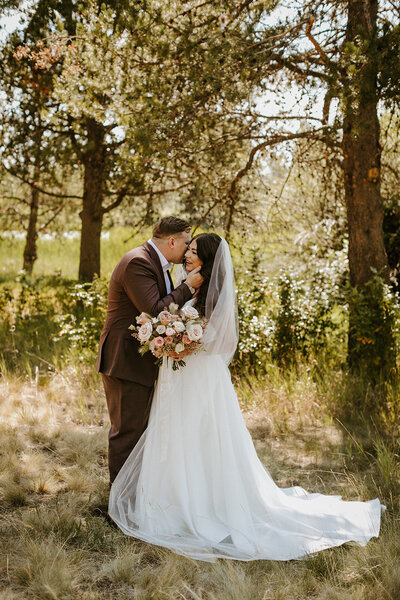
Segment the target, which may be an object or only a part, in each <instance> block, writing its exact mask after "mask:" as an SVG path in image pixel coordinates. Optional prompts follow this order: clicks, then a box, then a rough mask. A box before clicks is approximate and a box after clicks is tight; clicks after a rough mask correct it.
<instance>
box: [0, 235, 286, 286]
mask: <svg viewBox="0 0 400 600" xmlns="http://www.w3.org/2000/svg"><path fill="white" fill-rule="evenodd" d="M200 232H201V230H200V229H199V230H198V231H197V232H196V233H200ZM149 237H151V228H150V227H149V228H144V229H142V230H141V231H140V232H134V231H133V229H131V228H129V227H113V228H112V229H110V230H109V231H107V232H104V234H103V237H102V240H101V276H102V277H105V278H109V277H110V275H111V273H112V271H113V269H114V267H115V265H116V264H117V263H118V261H119V260H120V258H122V256H123V255H124V254H125V252H128V250H130V249H131V248H134V247H135V246H138V245H139V244H142V243H143V242H144V241H146V240H147V239H149ZM79 245H80V238H79V232H77V231H75V232H70V233H67V234H65V235H61V234H59V235H58V234H52V235H51V236H43V235H42V236H41V237H39V240H38V259H37V261H36V262H35V264H34V268H33V276H34V277H35V278H37V277H42V276H50V275H54V274H57V275H60V276H61V277H63V278H65V279H77V277H78V266H79ZM242 246H243V238H242V236H239V237H238V239H234V240H233V243H232V249H233V253H234V255H235V258H236V262H237V263H239V262H242V261H243V255H242V252H243V247H242ZM246 246H247V248H248V249H250V248H251V247H252V246H254V247H259V248H262V257H263V266H264V267H265V268H266V269H267V271H268V272H269V274H274V273H277V272H278V271H279V269H280V268H282V266H287V263H288V260H286V259H285V258H284V257H285V255H289V254H290V248H291V246H290V245H289V244H288V243H287V241H285V242H283V239H282V240H281V241H280V242H279V243H277V242H276V240H275V241H273V240H272V239H271V240H266V239H264V237H263V236H261V235H260V234H259V233H256V234H254V235H252V236H250V237H248V238H247V243H246ZM23 251H24V239H23V238H22V237H9V238H1V237H0V283H1V282H2V281H12V280H13V279H15V277H16V276H17V274H18V272H19V271H20V270H21V269H22V256H23ZM290 265H291V268H293V257H291V258H290Z"/></svg>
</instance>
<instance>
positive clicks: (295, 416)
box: [0, 366, 400, 600]
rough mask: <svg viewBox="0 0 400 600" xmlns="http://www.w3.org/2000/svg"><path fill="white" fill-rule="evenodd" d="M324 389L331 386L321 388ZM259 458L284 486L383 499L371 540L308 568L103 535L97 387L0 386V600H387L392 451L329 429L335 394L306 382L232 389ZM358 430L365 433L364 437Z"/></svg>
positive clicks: (399, 481)
mask: <svg viewBox="0 0 400 600" xmlns="http://www.w3.org/2000/svg"><path fill="white" fill-rule="evenodd" d="M331 383H332V384H334V382H333V381H332V382H331ZM236 388H237V390H238V393H239V397H240V401H241V405H242V409H243V411H244V414H245V418H246V422H247V425H248V427H249V429H250V432H251V434H252V436H253V439H254V442H255V445H256V449H257V452H258V454H259V457H260V458H261V460H262V461H263V463H264V464H265V465H266V466H267V468H268V469H269V471H270V472H271V474H272V476H273V477H274V478H275V480H276V481H277V483H278V484H279V485H280V486H284V487H286V486H291V485H301V486H303V487H305V488H307V489H308V490H310V491H318V492H323V493H326V494H341V495H343V497H344V498H346V499H361V500H366V499H370V498H374V497H377V496H379V497H380V499H381V500H382V501H383V502H384V503H385V504H387V506H388V509H387V511H386V512H385V514H384V517H383V524H382V532H381V536H380V538H379V539H374V540H372V541H371V542H370V543H369V544H368V545H367V546H366V547H365V548H362V547H360V546H358V545H356V544H347V545H345V546H343V547H340V548H336V549H333V550H329V551H324V552H322V553H319V554H317V555H314V556H310V557H309V558H307V559H305V560H299V561H289V562H273V561H255V562H250V563H240V562H237V561H227V560H218V561H217V562H216V563H212V564H209V563H203V562H198V561H194V560H190V559H186V558H183V557H179V556H177V555H175V554H173V553H172V552H170V551H168V550H165V549H160V548H157V547H154V546H150V545H147V544H145V543H142V542H139V541H135V540H133V539H130V538H127V537H125V536H124V535H123V534H122V533H121V532H120V531H119V530H118V529H116V528H113V527H112V526H110V524H109V523H108V522H107V520H106V518H105V515H106V509H107V497H108V480H107V461H106V445H107V443H106V440H107V429H108V417H107V413H106V410H105V399H104V396H103V392H102V389H101V385H100V381H99V377H98V375H97V374H96V373H94V372H93V370H91V369H88V368H85V369H84V368H83V367H82V368H80V369H77V368H74V367H68V368H65V369H64V370H63V371H60V372H58V373H49V374H47V375H45V374H41V375H38V376H37V377H36V379H35V378H32V379H29V378H22V377H20V378H18V377H16V376H12V375H9V376H6V377H3V379H2V380H0V403H1V415H0V429H1V444H0V456H1V459H0V460H1V469H0V472H1V476H0V494H1V512H0V519H1V521H0V556H1V558H0V561H1V562H0V590H1V591H0V598H1V599H2V600H6V599H7V600H12V599H22V598H38V599H47V600H56V599H59V600H68V599H82V600H83V599H84V600H89V599H90V600H97V599H99V600H101V599H108V598H110V599H111V598H113V599H114V598H119V599H120V600H125V599H128V598H135V599H138V600H139V599H140V600H142V599H143V600H144V599H150V598H153V599H156V600H172V599H174V600H175V599H176V600H178V599H180V600H182V599H183V600H199V599H201V600H206V599H210V600H303V599H304V600H306V599H319V600H345V599H346V600H364V599H365V600H378V599H379V600H380V599H382V600H386V599H387V600H397V599H398V598H399V597H400V520H399V501H400V469H399V462H398V455H397V453H398V447H396V444H395V442H393V441H392V442H391V441H390V440H387V439H386V440H383V439H381V438H379V437H378V436H377V434H376V432H374V431H373V429H372V428H368V427H364V428H363V430H362V431H361V433H356V431H352V432H351V433H350V431H349V430H348V429H347V427H345V426H342V425H341V424H340V423H339V422H338V421H337V420H336V419H334V418H332V417H331V416H330V414H331V413H332V408H333V407H332V402H333V401H334V396H335V391H334V388H335V386H334V385H331V386H325V390H326V391H325V392H324V386H322V385H317V384H316V383H315V382H313V381H312V380H311V379H310V377H309V376H308V374H307V369H306V368H303V369H300V371H299V370H297V372H296V373H295V372H292V373H286V374H285V375H283V374H282V373H281V371H280V370H279V369H277V368H276V367H272V366H271V367H270V369H269V371H268V372H267V374H266V376H265V378H264V380H263V381H262V382H257V381H255V380H248V381H246V382H245V381H243V380H237V381H236ZM368 429H370V430H369V432H368Z"/></svg>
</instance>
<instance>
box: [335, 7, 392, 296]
mask: <svg viewBox="0 0 400 600" xmlns="http://www.w3.org/2000/svg"><path fill="white" fill-rule="evenodd" d="M377 7H378V4H377V2H376V1H375V0H373V1H371V0H349V2H348V23H347V29H346V42H354V41H356V39H357V38H358V36H360V31H362V32H363V34H364V35H365V38H372V37H373V36H374V29H375V23H376V14H377ZM370 49H371V54H372V52H373V43H371V46H370ZM368 54H369V51H368V50H367V52H366V60H365V62H364V64H363V65H362V66H360V68H359V73H358V75H357V77H356V82H353V81H351V80H348V81H347V89H346V90H345V96H346V97H345V115H344V123H343V158H344V160H343V168H344V180H345V197H346V207H347V218H348V227H349V265H350V281H351V284H352V285H353V286H357V287H359V286H362V285H363V284H365V283H366V282H367V281H369V280H370V279H371V277H372V276H373V271H372V270H371V267H372V268H373V269H376V270H377V271H378V272H380V273H381V274H382V276H383V277H384V278H385V279H388V277H389V271H388V261H387V256H386V251H385V246H384V242H383V229H382V223H383V204H382V198H381V192H380V172H381V147H380V143H379V133H380V132H379V120H378V114H377V89H376V86H377V68H376V64H375V61H374V59H373V57H369V56H368Z"/></svg>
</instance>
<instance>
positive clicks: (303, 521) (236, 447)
mask: <svg viewBox="0 0 400 600" xmlns="http://www.w3.org/2000/svg"><path fill="white" fill-rule="evenodd" d="M193 302H194V301H191V302H190V303H191V304H193ZM205 316H206V318H207V321H208V322H207V327H206V330H205V334H204V337H203V348H204V351H202V352H200V354H198V355H194V356H189V357H187V358H186V359H185V360H186V366H185V367H183V368H181V369H179V370H177V371H174V370H173V369H172V361H171V360H168V359H164V361H163V364H162V366H161V368H160V372H159V377H158V380H157V383H156V386H155V391H154V398H153V402H152V407H151V412H150V418H149V425H148V428H147V430H146V431H145V433H144V434H143V436H142V437H141V439H140V440H139V443H138V444H137V445H136V446H135V448H134V449H133V451H132V452H131V454H130V455H129V457H128V459H127V461H126V462H125V464H124V465H123V467H122V469H121V471H120V472H119V474H118V476H117V477H116V479H115V481H114V483H113V485H112V487H111V492H110V502H109V514H110V516H111V517H112V519H114V521H115V522H116V523H117V524H118V525H119V527H120V528H121V529H122V531H124V532H125V533H126V534H127V535H130V536H133V537H136V538H139V539H141V540H144V541H146V542H150V543H152V544H157V545H159V546H165V547H166V548H170V549H171V550H174V551H175V552H177V553H178V554H183V555H184V556H189V557H192V558H197V559H200V560H206V561H212V560H215V559H216V558H218V557H221V558H232V559H238V560H255V559H274V560H288V559H293V558H301V557H304V556H307V555H308V554H311V553H313V552H317V551H318V550H323V549H325V548H331V547H334V546H339V545H340V544H343V543H345V542H348V541H356V542H359V543H360V544H363V545H364V544H366V543H367V542H368V540H369V539H370V538H371V537H373V536H377V535H378V534H379V528H380V518H381V510H382V508H383V507H382V506H381V504H380V502H379V500H378V499H375V500H371V501H369V502H346V501H343V500H342V499H341V497H340V496H324V495H323V494H310V493H308V492H306V491H305V490H303V489H302V488H300V487H292V488H288V489H281V488H279V487H278V486H277V485H276V484H275V483H274V481H273V480H272V478H271V476H270V475H269V473H268V472H267V470H266V469H265V467H264V466H263V465H262V463H261V462H260V460H259V459H258V457H257V454H256V451H255V448H254V445H253V442H252V439H251V437H250V434H249V432H248V431H247V429H246V426H245V423H244V420H243V417H242V414H241V411H240V407H239V403H238V400H237V397H236V393H235V390H234V388H233V385H232V381H231V377H230V373H229V370H228V364H229V361H230V360H231V358H232V356H233V353H234V351H235V349H236V346H237V340H238V330H237V308H236V296H235V282H234V274H233V266H232V260H231V256H230V252H229V246H228V244H227V243H226V242H225V240H221V242H220V244H219V247H218V250H217V252H216V255H215V258H214V262H213V267H212V274H211V279H210V282H209V287H208V292H207V297H206V307H205Z"/></svg>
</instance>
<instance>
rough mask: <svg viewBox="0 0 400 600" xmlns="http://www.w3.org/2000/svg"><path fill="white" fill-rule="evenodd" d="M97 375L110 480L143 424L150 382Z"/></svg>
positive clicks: (122, 462) (134, 444)
mask: <svg viewBox="0 0 400 600" xmlns="http://www.w3.org/2000/svg"><path fill="white" fill-rule="evenodd" d="M101 376H102V379H103V385H104V391H105V393H106V399H107V406H108V413H109V415H110V421H111V429H110V433H109V436H108V467H109V470H110V482H111V483H112V482H113V481H114V479H115V478H116V476H117V475H118V472H119V471H120V469H121V467H122V465H123V464H124V462H125V461H126V459H127V458H128V456H129V454H130V453H131V451H132V450H133V448H134V447H135V446H136V444H137V442H138V441H139V438H140V437H141V435H142V433H143V432H144V431H145V429H146V427H147V423H148V420H149V414H150V407H151V401H152V398H153V391H154V386H151V387H148V386H145V385H141V384H140V383H135V382H134V381H128V380H126V379H119V378H118V377H110V376H109V375H105V374H104V373H102V374H101Z"/></svg>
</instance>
